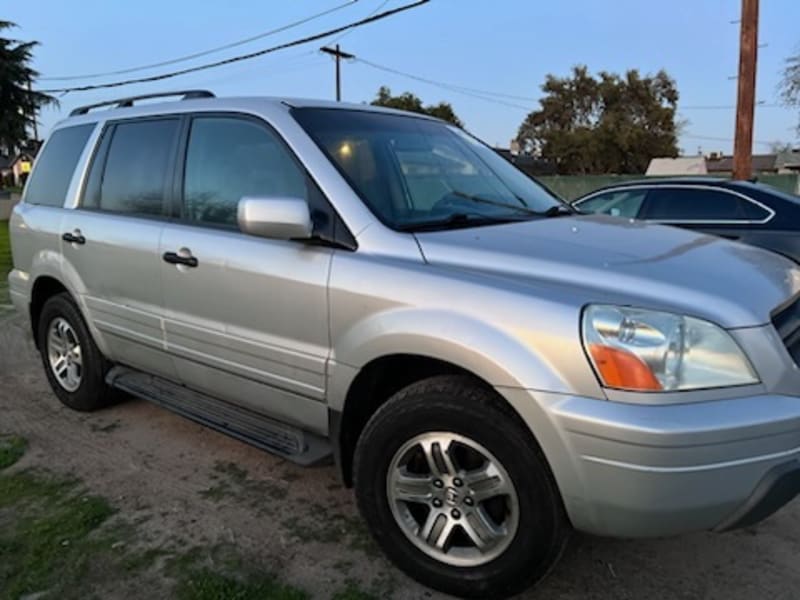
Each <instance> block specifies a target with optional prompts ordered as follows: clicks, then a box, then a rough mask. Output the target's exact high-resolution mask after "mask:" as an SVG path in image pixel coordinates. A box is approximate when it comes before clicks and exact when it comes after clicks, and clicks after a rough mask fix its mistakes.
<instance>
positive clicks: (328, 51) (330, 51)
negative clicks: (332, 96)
mask: <svg viewBox="0 0 800 600" xmlns="http://www.w3.org/2000/svg"><path fill="white" fill-rule="evenodd" d="M320 51H322V52H324V53H325V54H331V55H333V56H335V57H336V101H337V102H341V100H342V75H341V67H340V66H339V62H340V61H341V59H343V58H355V57H356V56H355V54H348V53H347V52H342V51H341V50H339V44H336V47H335V48H328V47H327V46H323V47H322V48H320Z"/></svg>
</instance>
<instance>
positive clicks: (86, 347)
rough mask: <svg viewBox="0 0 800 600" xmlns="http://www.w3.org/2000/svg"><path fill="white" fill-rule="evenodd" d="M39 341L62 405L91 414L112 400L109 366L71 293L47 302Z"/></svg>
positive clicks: (39, 332)
mask: <svg viewBox="0 0 800 600" xmlns="http://www.w3.org/2000/svg"><path fill="white" fill-rule="evenodd" d="M38 341H39V352H40V354H41V357H42V363H43V365H44V369H45V373H46V374H47V380H48V381H49V382H50V387H51V388H52V389H53V392H55V394H56V396H58V399H59V400H61V402H62V403H64V404H65V405H66V406H68V407H70V408H72V409H75V410H80V411H91V410H96V409H98V408H102V407H103V406H106V405H107V404H108V403H109V402H111V401H112V399H113V398H114V397H115V395H116V394H115V391H114V390H113V389H112V388H110V387H109V386H108V385H107V384H106V382H105V375H106V371H107V370H108V363H107V361H106V360H105V358H103V355H102V354H101V353H100V350H99V349H98V348H97V345H96V344H95V343H94V340H93V339H92V336H91V334H90V333H89V329H88V327H87V326H86V323H85V322H84V320H83V317H82V316H81V314H80V312H79V311H78V307H77V306H75V303H74V302H73V301H72V298H71V297H70V296H69V294H66V293H62V294H57V295H55V296H53V297H51V298H49V299H48V300H47V301H46V302H45V303H44V306H43V307H42V312H41V314H40V316H39V331H38Z"/></svg>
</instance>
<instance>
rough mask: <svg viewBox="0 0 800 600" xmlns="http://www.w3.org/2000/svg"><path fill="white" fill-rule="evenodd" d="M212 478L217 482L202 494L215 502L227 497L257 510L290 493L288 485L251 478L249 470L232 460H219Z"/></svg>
mask: <svg viewBox="0 0 800 600" xmlns="http://www.w3.org/2000/svg"><path fill="white" fill-rule="evenodd" d="M211 478H212V479H214V480H216V483H215V484H214V485H212V486H211V487H209V488H208V489H205V490H201V491H200V495H201V496H202V497H203V498H207V499H209V500H212V501H214V502H219V501H221V500H223V499H224V498H226V497H231V498H236V499H237V500H239V501H242V502H247V503H248V506H250V508H253V509H257V510H265V507H266V506H269V500H270V499H271V500H283V499H284V498H286V496H287V495H288V494H289V490H288V485H281V484H279V483H276V482H273V481H263V480H255V479H250V478H249V477H248V474H247V470H246V469H243V468H241V467H240V466H239V465H237V464H236V463H232V462H221V461H219V462H217V463H216V464H215V465H214V472H213V473H212V474H211Z"/></svg>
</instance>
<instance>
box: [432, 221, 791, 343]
mask: <svg viewBox="0 0 800 600" xmlns="http://www.w3.org/2000/svg"><path fill="white" fill-rule="evenodd" d="M417 240H418V242H419V245H420V248H421V250H422V253H423V255H424V258H425V260H426V261H427V262H428V263H430V264H432V265H438V266H447V267H451V268H458V269H465V270H471V271H480V272H483V273H487V274H491V275H493V276H501V277H503V278H505V279H510V280H514V281H516V282H518V283H521V284H527V285H528V286H533V289H534V293H537V292H536V290H538V293H540V294H546V293H547V292H546V290H547V289H548V288H552V286H558V287H559V288H560V289H561V290H563V289H564V287H565V286H566V287H568V288H569V289H570V290H571V291H573V293H576V294H578V295H579V299H580V301H581V302H582V301H583V300H584V298H585V302H586V303H589V302H614V303H618V304H626V305H635V306H641V307H644V308H653V309H660V310H670V311H674V312H681V313H682V314H687V315H694V316H698V317H700V318H705V319H708V320H711V321H713V322H716V323H718V324H720V325H722V326H723V327H728V328H736V327H750V326H756V325H762V324H764V323H767V322H769V320H770V313H771V312H772V311H773V310H774V309H775V308H776V307H777V306H779V305H781V304H784V303H786V302H787V301H788V300H789V299H790V298H792V297H793V296H794V295H795V294H797V293H798V292H800V269H798V268H796V266H795V264H794V263H793V262H791V261H789V260H787V259H785V258H783V257H781V256H778V255H776V254H772V253H770V252H767V251H765V250H761V249H759V248H755V247H751V246H745V245H743V244H739V243H735V242H730V241H727V240H724V239H721V238H716V237H711V236H707V235H703V234H698V233H695V232H692V231H688V230H685V229H679V228H675V227H664V226H660V225H652V224H647V223H644V222H641V221H631V220H624V219H618V218H614V217H608V216H605V215H587V216H576V217H560V218H551V219H537V220H531V221H525V222H521V223H512V224H506V225H497V226H489V227H474V228H465V229H456V230H449V231H437V232H428V233H418V234H417Z"/></svg>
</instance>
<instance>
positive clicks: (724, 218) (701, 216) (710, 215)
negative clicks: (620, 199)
mask: <svg viewBox="0 0 800 600" xmlns="http://www.w3.org/2000/svg"><path fill="white" fill-rule="evenodd" d="M768 216H769V213H768V212H767V211H766V210H765V209H764V208H763V207H760V206H758V205H756V204H754V203H752V202H751V201H750V200H748V199H747V198H746V197H744V196H742V195H741V194H738V193H733V192H730V191H728V190H725V189H723V188H713V187H708V186H659V187H654V188H652V189H651V190H650V192H649V193H648V194H647V198H646V200H645V203H644V205H643V207H642V218H644V219H646V220H648V221H657V222H658V223H663V224H665V225H675V226H678V227H685V228H687V229H693V230H695V231H700V232H703V233H708V234H710V235H716V236H719V237H724V238H727V239H731V240H739V239H741V238H742V237H743V236H746V235H747V234H748V233H749V232H750V231H752V229H753V227H754V226H757V225H758V223H759V222H760V221H763V220H764V219H765V218H767V217H768Z"/></svg>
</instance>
